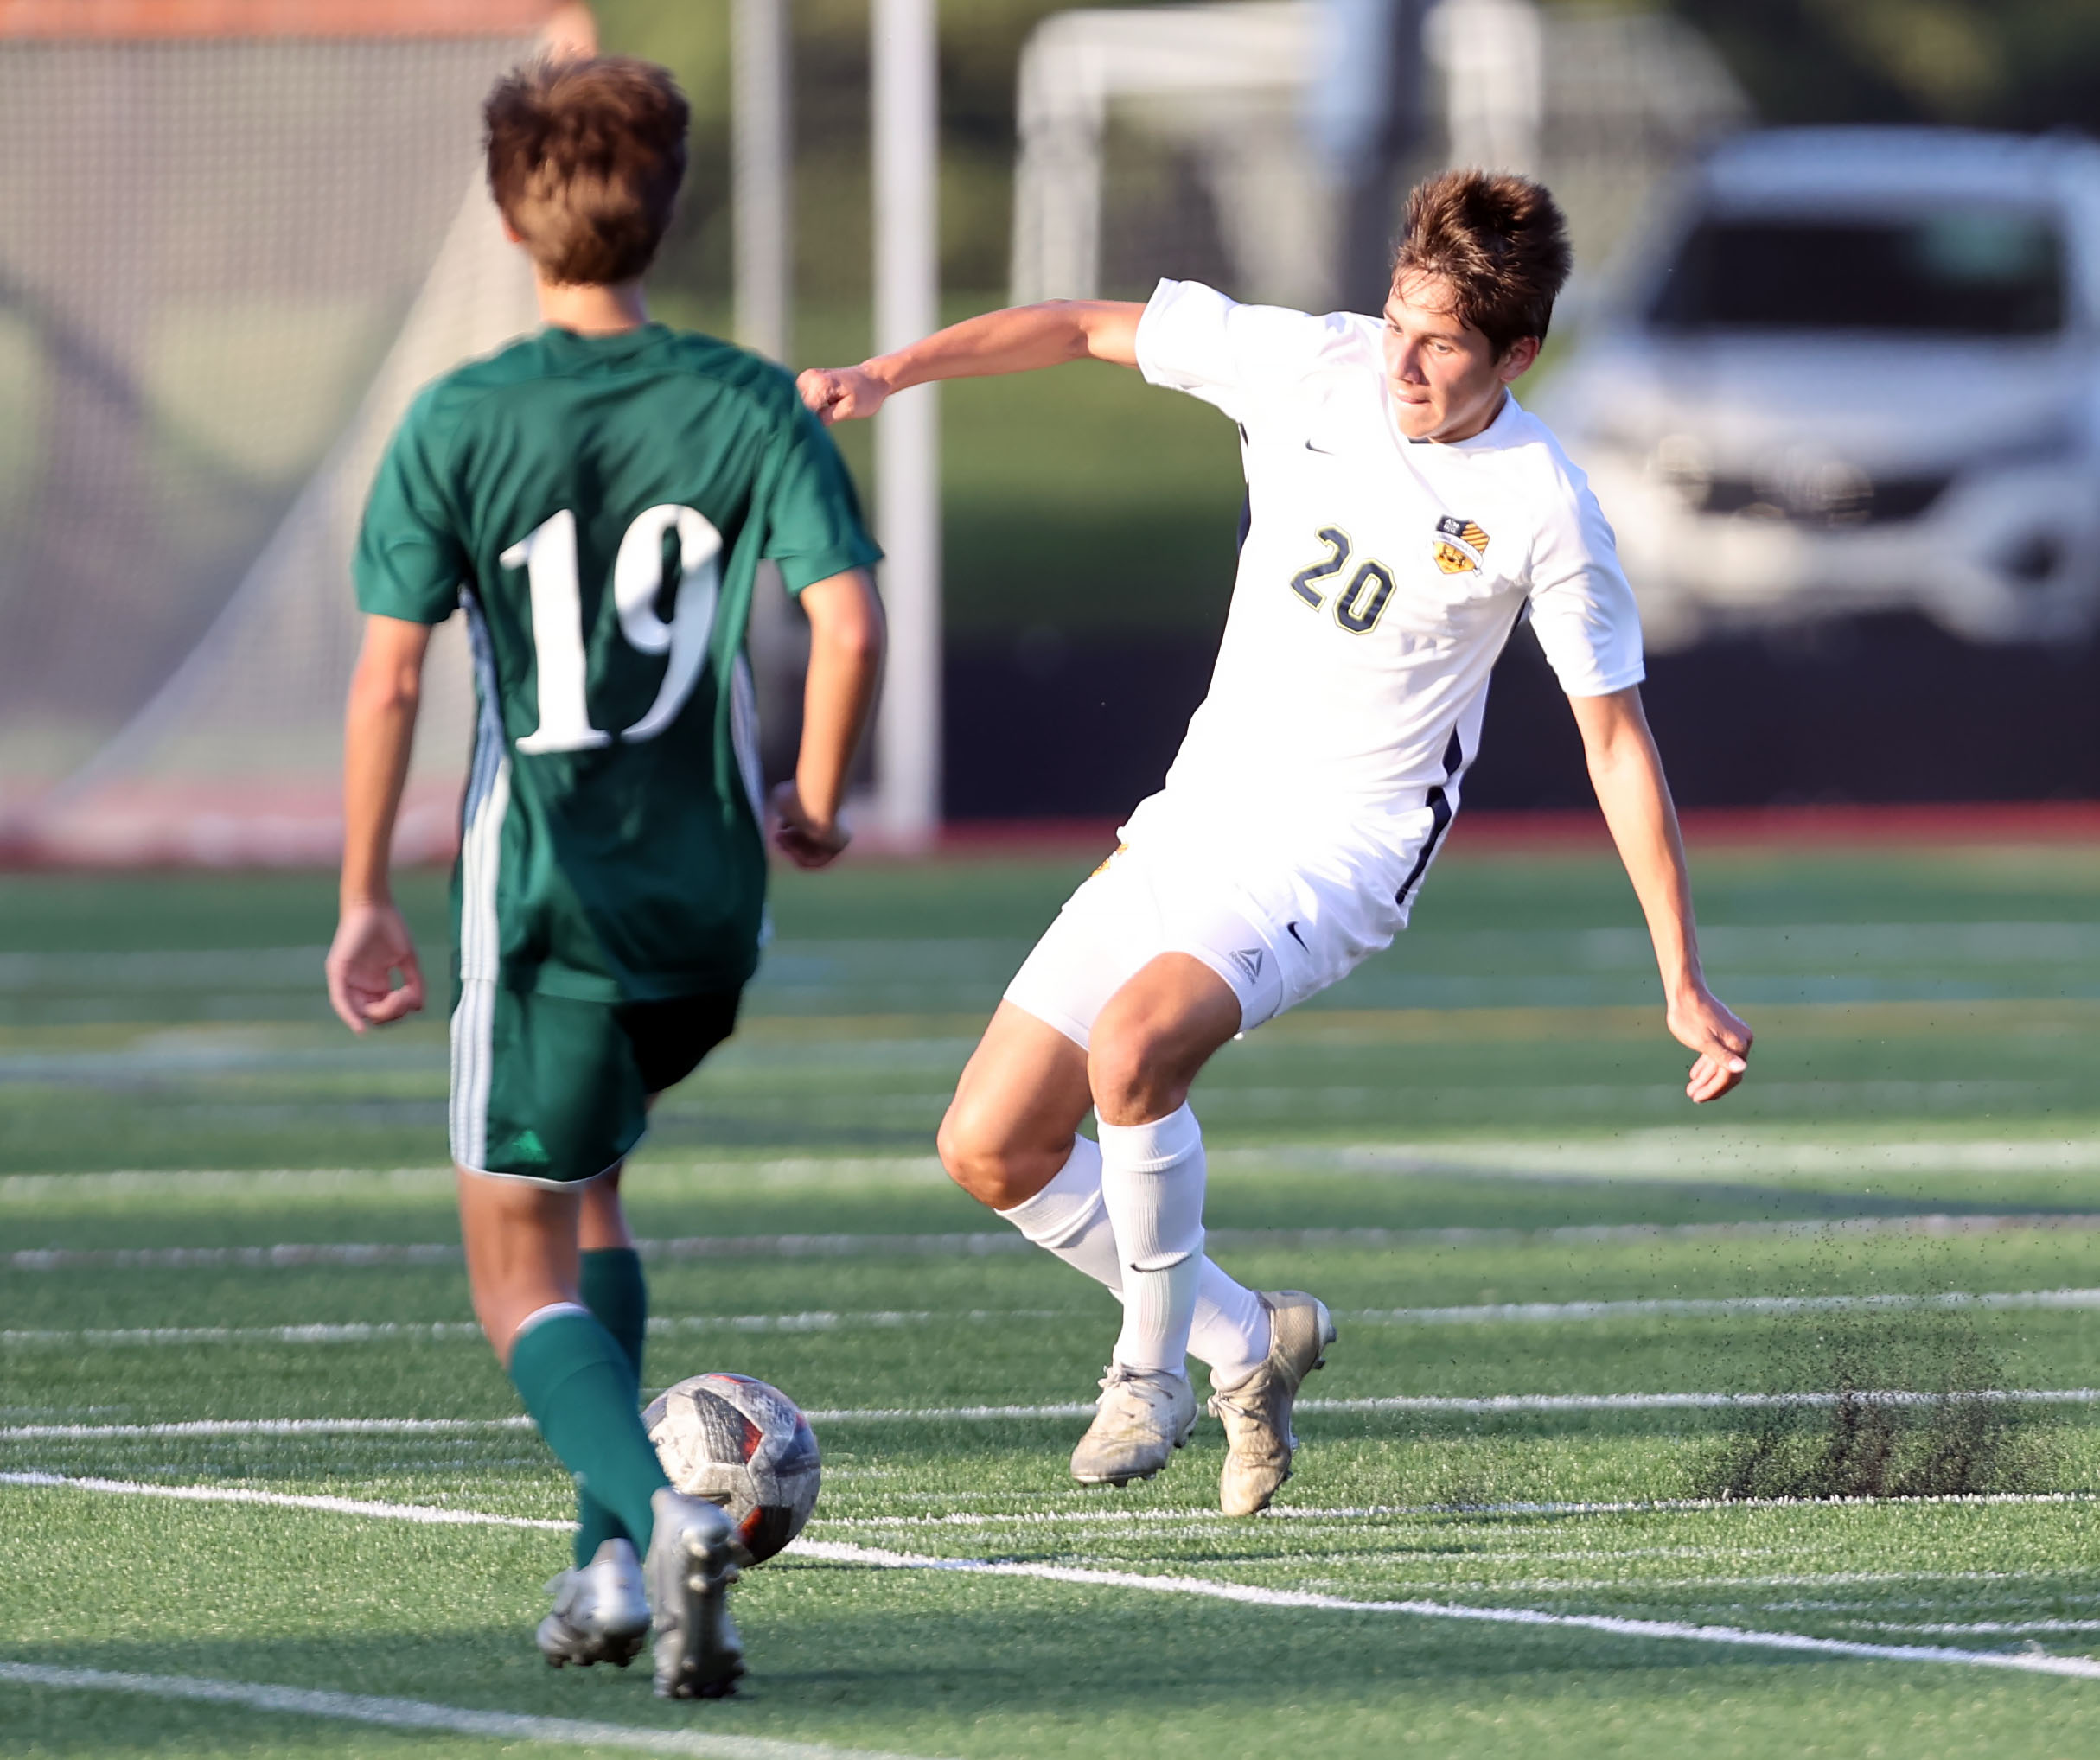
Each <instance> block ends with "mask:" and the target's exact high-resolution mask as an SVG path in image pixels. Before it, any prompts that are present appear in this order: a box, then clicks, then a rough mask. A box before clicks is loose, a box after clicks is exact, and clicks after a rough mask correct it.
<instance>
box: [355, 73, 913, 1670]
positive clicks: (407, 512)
mask: <svg viewBox="0 0 2100 1760" xmlns="http://www.w3.org/2000/svg"><path fill="white" fill-rule="evenodd" d="M485 117H486V120H487V124H488V179H489V185H490V188H491V190H492V192H493V193H494V194H495V200H496V204H497V206H498V207H500V208H501V211H502V214H503V219H504V223H505V226H506V229H507V232H508V233H509V235H510V236H511V238H512V239H514V241H515V242H518V243H520V244H522V245H523V246H525V248H526V250H527V252H528V253H529V254H530V256H531V258H532V261H533V271H534V277H535V280H536V283H537V285H538V289H539V306H540V312H541V315H542V316H543V317H544V318H545V319H546V328H544V329H542V330H540V331H539V333H538V334H537V335H533V336H530V337H527V338H526V339H525V340H523V341H518V342H515V343H513V344H512V345H511V346H510V347H508V348H505V349H503V350H502V351H501V353H499V354H495V355H494V356H492V357H490V358H488V359H487V360H480V361H476V362H474V363H472V364H471V365H469V366H467V367H462V368H460V369H459V370H458V371H456V372H455V373H451V374H450V375H449V376H447V377H446V378H444V379H440V380H438V381H437V383H436V384H435V385H432V386H430V387H428V388H427V389H426V390H425V391H424V392H423V393H422V395H421V396H420V397H419V398H418V399H417V400H416V403H415V405H414V406H413V407H412V409H411V410H410V411H409V414H408V416H407V418H406V419H405V421H404V422H403V423H402V424H401V428H400V431H399V433H398V434H397V435H396V436H395V437H394V440H393V446H392V448H391V450H389V452H388V453H387V456H386V461H385V462H384V463H383V464H382V465H381V467H380V472H379V475H378V479H377V481H375V483H374V484H373V490H372V496H371V501H370V502H369V504H368V505H367V508H366V512H365V522H364V529H363V532H362V535H361V539H360V541H359V545H358V551H357V563H356V578H357V592H358V602H359V604H360V606H361V609H363V611H364V612H365V613H366V615H367V622H366V633H365V641H364V647H363V651H362V654H361V656H360V658H359V660H358V663H357V669H356V674H355V677H354V679H353V681H352V684H351V687H350V703H349V713H348V736H347V749H346V753H345V788H344V811H345V820H346V824H345V851H344V858H343V870H342V915H341V923H340V926H339V927H338V928H337V930H336V934H335V945H334V946H333V947H331V948H330V950H329V960H328V975H329V995H330V998H331V999H332V1000H333V1002H334V1004H335V1010H336V1011H337V1013H339V1014H340V1015H341V1017H342V1018H343V1019H344V1020H345V1021H346V1022H347V1023H348V1024H349V1025H350V1027H351V1028H352V1029H353V1030H356V1031H359V1032H362V1031H364V1030H366V1029H367V1027H371V1026H376V1025H379V1024H380V1023H385V1022H388V1021H393V1020H399V1018H401V1017H403V1016H405V1015H407V1014H409V1013H412V1012H413V1011H415V1010H417V1009H418V1008H420V1007H421V1006H422V1005H423V999H424V988H423V979H422V976H421V974H420V972H419V971H418V966H417V960H416V953H415V948H414V947H413V945H412V942H411V941H410V938H409V934H408V931H407V928H405V925H404V923H403V921H402V919H401V916H400V915H399V912H398V911H397V910H396V909H395V908H394V905H393V899H392V897H391V896H390V893H389V890H388V885H387V864H388V848H389V842H390V839H391V836H392V832H393V820H394V815H395V813H396V811H397V808H398V807H399V800H400V793H401V785H402V779H403V777H404V775H405V772H406V768H407V764H408V757H409V747H410V742H411V738H412V735H413V731H414V728H415V720H416V704H417V693H418V684H419V680H420V677H421V673H422V667H423V660H424V651H425V648H426V647H427V645H428V642H429V639H430V634H431V628H433V627H434V626H435V625H437V624H438V623H442V622H444V620H445V619H447V618H448V617H450V615H452V614H453V613H454V612H455V611H456V610H457V611H463V613H464V615H465V616H466V619H467V628H468V633H469V636H470V638H471V643H472V647H473V654H474V665H475V671H476V698H477V702H478V717H477V723H476V731H475V738H474V749H473V758H472V764H471V769H470V774H469V781H468V784H467V790H466V799H465V803H464V807H463V813H462V825H461V852H460V859H459V864H458V866H457V869H456V871H455V874H454V877H453V906H454V913H455V924H456V936H455V942H456V947H457V949H458V952H457V955H456V960H457V964H456V972H455V979H454V985H453V1009H452V1035H451V1036H452V1084H451V1085H452V1100H451V1147H452V1158H453V1160H454V1162H455V1163H456V1164H457V1169H458V1187H459V1208H460V1221H461V1230H462V1234H463V1238H464V1240H465V1243H466V1254H467V1274H468V1278H469V1281H470V1283H471V1285H472V1286H473V1292H474V1308H475V1312H476V1316H477V1317H479V1319H480V1321H481V1323H482V1328H483V1330H485V1331H486V1332H487V1334H488V1340H489V1342H490V1343H491V1344H492V1345H493V1346H494V1347H495V1352H496V1355H497V1357H498V1358H499V1359H500V1360H501V1361H502V1363H503V1365H504V1367H505V1368H507V1370H508V1372H509V1374H510V1378H511V1380H512V1381H513V1382H514V1383H515V1385H516V1387H517V1388H518V1392H519V1393H520V1396H521V1397H522V1398H523V1400H524V1402H525V1405H526V1407H527V1410H528V1411H530V1412H531V1413H532V1415H533V1419H535V1420H536V1421H537V1422H538V1424H539V1430H540V1433H541V1434H542V1435H543V1436H545V1437H546V1440H547V1443H548V1444H549V1445H550V1446H551V1447H552V1449H553V1451H554V1452H555V1454H556V1455H557V1456H558V1457H559V1458H560V1460H561V1463H562V1464H563V1465H564V1466H565V1467H566V1468H567V1469H568V1470H569V1471H570V1473H571V1475H573V1476H574V1477H575V1480H576V1484H577V1495H578V1515H579V1528H578V1535H577V1543H576V1568H575V1569H573V1570H571V1571H569V1572H565V1574H564V1575H563V1576H562V1577H561V1578H559V1579H558V1580H557V1583H556V1584H555V1585H553V1587H554V1589H555V1604H554V1610H553V1611H552V1613H551V1614H550V1615H549V1616H548V1617H547V1618H546V1621H545V1622H544V1623H542V1624H541V1626H540V1628H539V1648H540V1649H541V1650H542V1652H543V1653H544V1654H545V1655H546V1658H547V1660H548V1661H550V1662H552V1663H553V1664H555V1665H556V1666H557V1667H559V1666H560V1665H562V1664H564V1663H566V1662H576V1663H581V1664H589V1663H593V1662H597V1661H613V1662H617V1663H620V1664H622V1665H624V1664H625V1663H626V1662H628V1661H630V1660H631V1659H632V1658H633V1657H634V1655H635V1654H636V1653H637V1652H638V1651H639V1650H640V1648H641V1643H642V1640H643V1637H644V1635H645V1633H646V1632H647V1631H648V1628H649V1626H650V1624H651V1623H652V1620H653V1623H654V1631H655V1668H656V1690H657V1692H658V1693H661V1694H664V1695H666V1696H667V1697H673V1698H691V1697H712V1696H715V1695H718V1694H721V1693H728V1692H731V1691H732V1690H733V1688H734V1686H735V1682H736V1680H737V1676H738V1675H739V1674H741V1673H742V1672H743V1667H744V1664H743V1656H742V1648H741V1644H740V1642H739V1641H738V1639H737V1634H736V1629H735V1627H734V1625H733V1624H732V1623H731V1620H730V1617H729V1612H728V1605H727V1599H726V1595H727V1585H728V1584H729V1583H730V1582H731V1581H732V1580H733V1579H734V1578H735V1575H736V1557H735V1553H736V1547H735V1542H734V1539H733V1536H732V1534H731V1530H730V1527H729V1523H728V1520H727V1518H726V1517H725V1516H724V1514H722V1512H721V1511H720V1510H719V1509H718V1508H716V1507H715V1506H714V1505H713V1504H712V1503H710V1502H705V1500H703V1499H699V1498H694V1497H686V1496H681V1495H679V1494H678V1493H677V1492H675V1491H674V1490H673V1489H671V1488H670V1487H669V1485H668V1483H667V1481H666V1479H665V1476H664V1474H663V1471H662V1469H661V1467H660V1466H659V1464H658V1463H657V1459H656V1454H655V1451H654V1449H653V1448H652V1447H651V1445H650V1443H649V1439H648V1435H647V1433H646V1432H644V1431H643V1429H642V1426H641V1417H640V1414H639V1411H638V1407H639V1404H640V1400H639V1397H638V1395H639V1389H640V1379H641V1344H642V1335H643V1330H644V1324H645V1320H646V1315H647V1309H648V1298H647V1291H646V1290H645V1288H644V1285H643V1282H642V1276H641V1263H640V1260H639V1259H638V1258H637V1257H636V1254H635V1247H634V1241H633V1237H632V1236H631V1235H630V1234H629V1232H628V1227H627V1222H626V1219H625V1217H624V1215H622V1209H621V1205H620V1192H619V1180H620V1170H621V1164H622V1159H623V1157H625V1156H626V1155H627V1154H628V1152H629V1151H630V1150H632V1149H633V1148H634V1146H635V1144H636V1143H637V1142H638V1141H639V1140H640V1138H641V1134H642V1132H643V1129H644V1127H645V1125H646V1121H647V1111H648V1105H649V1102H650V1100H652V1099H653V1098H654V1096H655V1095H656V1094H659V1093H661V1091H662V1090H663V1089H665V1088H667V1087H670V1086H671V1085H672V1084H673V1082H676V1081H680V1080H681V1079H682V1078H683V1077H685V1076H686V1074H689V1073H690V1072H691V1071H692V1070H693V1068H694V1067H695V1066H696V1065H698V1064H699V1061H700V1060H701V1058H702V1057H704V1056H705V1055H706V1054H707V1052H708V1051H709V1050H711V1049H712V1048H713V1047H714V1046H716V1045H717V1044H718V1043H721V1042H722V1040H724V1038H726V1037H727V1036H729V1034H730V1032H731V1029H732V1028H733V1026H734V1024H735V1021H736V1015H737V997H738V993H739V992H740V991H741V990H742V988H743V986H744V983H745V982H746V980H747V979H750V976H751V973H752V971H753V969H754V967H755V966H756V964H757V959H758V946H759V937H760V922H761V918H762V915H763V904H764V891H765V865H766V864H765V850H764V843H763V834H762V830H761V819H762V817H763V807H762V803H761V800H760V798H759V795H760V789H761V783H760V780H759V773H758V770H757V752H756V737H755V736H756V725H755V720H754V715H753V705H752V689H751V678H750V666H749V664H748V662H747V660H745V657H744V630H745V624H746V620H747V617H748V615H749V612H750V599H751V591H752V581H753V577H754V574H755V572H756V569H757V566H758V564H759V561H760V560H761V558H767V559H770V560H771V561H773V562H774V563H775V564H776V565H777V566H778V568H779V571H780V573H781V577H782V580H783V581H784V583H785V584H786V586H787V589H788V591H789V592H791V593H793V594H795V596H797V597H798V598H799V599H800V601H801V605H802V607H803V609H805V610H806V611H807V614H808V617H809V624H810V635H811V650H810V661H809V673H808V681H807V689H806V699H805V707H804V718H803V728H802V743H801V753H800V756H799V762H798V763H797V766H796V769H795V777H794V780H793V781H788V782H783V783H782V785H781V786H780V787H779V788H777V789H776V790H775V792H774V794H773V797H772V801H771V813H772V817H773V819H774V822H775V829H774V839H775V841H776V843H777V844H778V845H779V846H780V847H781V848H782V850H783V851H785V852H786V853H787V854H788V857H789V858H791V859H793V860H794V861H795V862H796V863H797V864H800V865H801V866H802V867H805V868H819V867H822V866H823V865H824V864H826V863H827V862H829V861H830V860H831V859H832V858H833V857H834V856H836V855H837V854H838V853H839V851H840V850H841V849H843V848H844V847H845V845H846V830H845V827H844V826H842V825H841V824H840V822H839V800H840V797H841V795H842V794H843V792H844V789H845V786H846V775H847V772H848V769H849V768H850V766H851V764H852V757H853V753H854V750H855V748H856V747H857V745H858V743H859V738H860V735H861V731H862V729H863V727H864V724H865V721H866V717H867V711H868V706H869V704H870V701H871V698H872V696H873V692H874V688H875V679H876V673H877V668H878V661H879V658H880V651H881V641H882V621H881V611H880V608H879V606H878V602H877V600H876V597H875V592H874V586H873V583H872V582H871V578H870V577H869V572H868V571H869V569H870V567H871V564H873V563H874V562H875V560H876V559H877V557H878V552H877V550H876V548H875V546H874V545H872V544H871V543H870V542H869V540H868V538H867V536H866V533H865V531H864V530H863V529H862V525H861V520H860V513H859V507H858V505H857V503H856V501H855V499H854V494H853V489H852V481H851V480H850V479H849V477H848V476H847V475H846V469H845V467H844V465H843V464H842V462H840V460H839V456H838V453H837V451H836V450H834V448H833V444H832V443H831V440H830V438H829V437H827V435H826V434H825V432H824V430H823V429H822V428H821V426H820V424H818V422H817V420H816V418H814V416H812V415H810V414H809V413H808V412H807V411H806V410H804V409H803V407H802V405H801V402H800V400H799V399H797V397H796V395H795V386H794V382H793V381H792V380H791V379H789V378H788V375H787V374H786V373H783V372H782V371H781V370H780V369H779V368H777V367H773V366H771V365H769V363H767V362H765V361H763V360H758V359H756V357H754V356H752V355H750V354H744V353H743V352H742V351H740V350H738V349H737V348H731V347H730V346H729V345H727V344H726V343H723V342H718V341H713V340H712V339H711V338H709V337H706V336H700V335H681V334H680V333H678V332H675V331H673V330H670V329H667V328H665V327H663V326H662V325H661V324H654V323H651V322H649V321H648V314H647V311H646V309H645V307H644V304H643V299H642V290H641V276H642V272H643V271H644V270H646V269H647V268H648V264H649V261H650V259H651V258H652V256H653V255H654V252H655V249H656V246H657V244H658V242H659V241H660V240H661V238H662V235H663V232H664V228H665V226H666V225H667V223H668V221H669V219H670V214H671V207H672V203H673V199H674V197H675V195H676V194H677V190H678V185H679V182H680V178H681V176H682V175H683V173H684V170H685V163H686V121H687V111H686V100H685V99H684V98H683V96H682V95H681V94H680V92H679V90H678V88H677V86H676V85H675V84H674V83H673V80H672V79H671V77H670V75H669V74H668V73H666V72H664V70H663V69H661V68H660V67H652V66H650V65H648V64H647V63H645V62H641V61H628V60H623V59H620V58H616V57H605V58H601V59H583V60H571V61H540V62H538V63H535V64H533V65H532V66H529V67H525V68H521V69H520V70H519V71H518V72H516V73H513V74H512V75H510V76H509V77H507V78H506V79H504V80H501V81H500V82H499V83H498V84H497V86H495V90H494V91H493V92H491V94H490V96H489V98H488V104H487V105H486V110H485Z"/></svg>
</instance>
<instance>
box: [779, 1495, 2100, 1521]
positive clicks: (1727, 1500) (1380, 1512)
mask: <svg viewBox="0 0 2100 1760" xmlns="http://www.w3.org/2000/svg"><path fill="white" fill-rule="evenodd" d="M2092 1502H2100V1492H2092V1491H1970V1492H1953V1493H1948V1494H1944V1495H1937V1496H1929V1497H1905V1498H1903V1499H1902V1500H1900V1507H1902V1508H1905V1509H1910V1508H1916V1507H1917V1506H1918V1505H1920V1504H1923V1505H1926V1506H1928V1507H1929V1506H1931V1505H1935V1504H1955V1505H1961V1506H1965V1507H1971V1508H1985V1507H1988V1506H1990V1505H1994V1504H2008V1505H2009V1504H2019V1505H2025V1504H2033V1503H2092ZM1894 1507H1896V1504H1895V1502H1894V1501H1893V1500H1891V1499H1888V1498H1880V1497H1656V1498H1645V1499H1638V1498H1625V1499H1620V1500H1618V1501H1616V1502H1595V1503H1581V1502H1566V1503H1550V1502H1514V1503H1358V1504H1347V1505H1342V1506H1338V1507H1337V1506H1323V1505H1318V1504H1287V1505H1280V1504H1271V1505H1270V1506H1269V1507H1268V1508H1267V1509H1265V1510H1263V1511H1262V1512H1261V1514H1260V1515H1259V1516H1258V1517H1256V1518H1254V1519H1255V1520H1258V1521H1308V1522H1335V1523H1342V1522H1363V1521H1407V1520H1420V1519H1422V1518H1425V1517H1427V1518H1441V1517H1449V1516H1460V1517H1471V1516H1505V1515H1541V1516H1568V1515H1574V1516H1586V1515H1684V1514H1709V1513H1712V1512H1716V1511H1731V1512H1732V1511H1735V1510H1742V1509H1843V1508H1868V1509H1887V1508H1894ZM816 1520H817V1521H819V1522H820V1524H821V1525H822V1526H824V1527H850V1528H941V1527H1125V1526H1128V1527H1150V1526H1153V1525H1172V1524H1185V1523H1201V1522H1217V1523H1222V1524H1224V1525H1226V1526H1228V1527H1245V1526H1246V1524H1247V1521H1248V1517H1246V1516H1241V1515H1226V1514H1223V1513H1222V1512H1221V1511H1219V1510H1216V1509H1203V1508H1190V1509H1128V1510H1113V1509H1029V1510H1017V1511H1014V1512H1013V1513H1012V1514H986V1513H985V1512H983V1511H980V1510H957V1511H954V1512H951V1513H949V1514H943V1515H853V1514H839V1513H837V1512H836V1511H833V1512H831V1513H829V1514H824V1515H820V1516H819V1517H817V1518H816Z"/></svg>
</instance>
